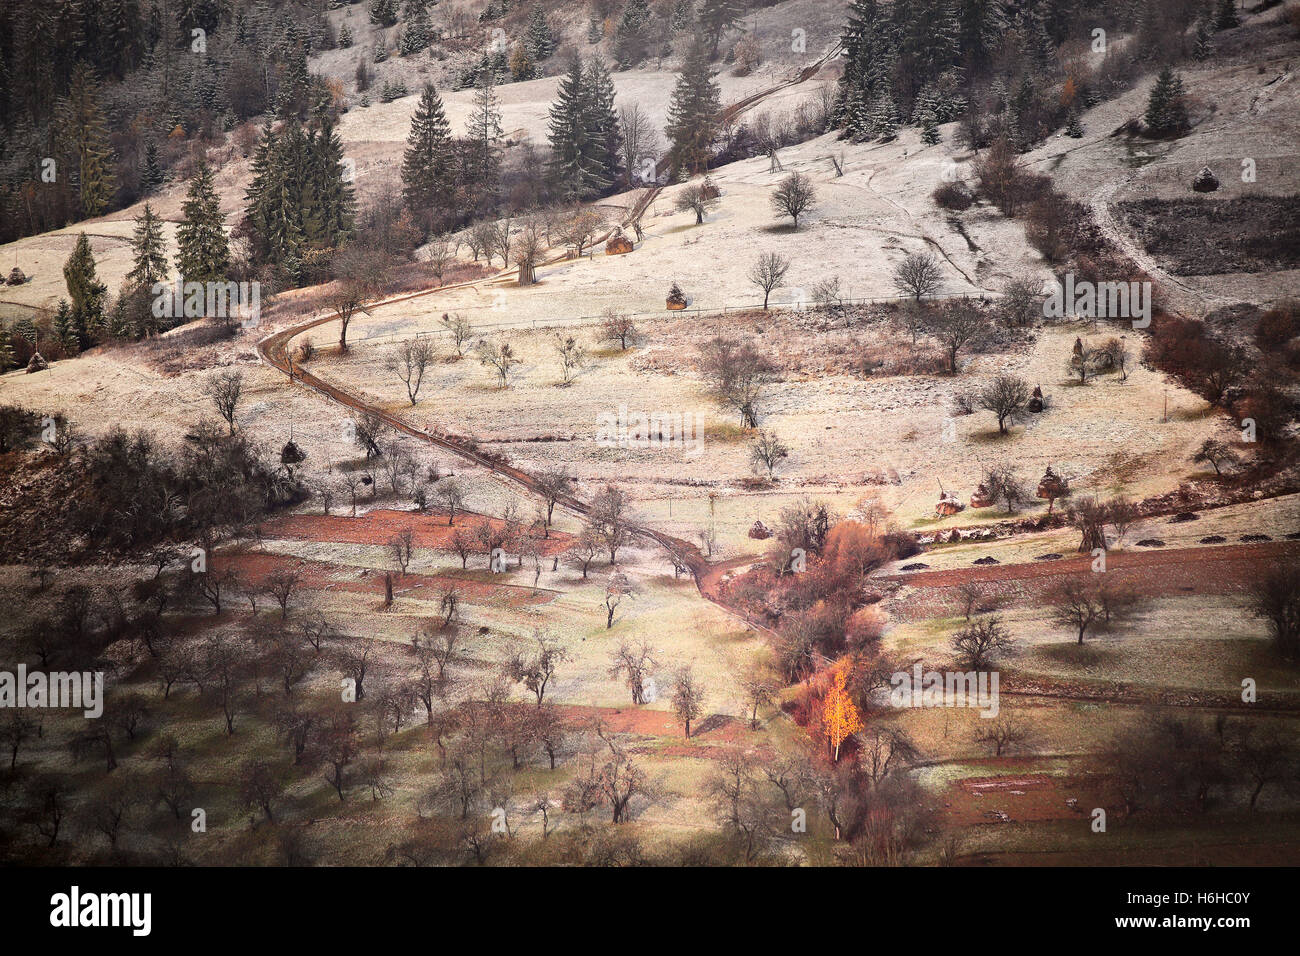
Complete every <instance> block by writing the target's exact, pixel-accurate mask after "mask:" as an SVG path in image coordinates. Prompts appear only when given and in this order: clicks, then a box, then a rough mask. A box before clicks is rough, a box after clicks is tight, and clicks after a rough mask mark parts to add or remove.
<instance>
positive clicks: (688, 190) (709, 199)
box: [673, 181, 718, 226]
mask: <svg viewBox="0 0 1300 956" xmlns="http://www.w3.org/2000/svg"><path fill="white" fill-rule="evenodd" d="M717 205H718V191H717V189H716V188H714V187H713V185H712V184H711V183H708V182H707V181H706V182H705V183H703V184H702V183H687V184H686V185H685V186H683V187H682V188H681V189H680V190H678V193H677V198H676V199H674V200H673V208H675V209H676V210H677V211H678V212H693V213H695V224H696V225H697V226H699V225H703V223H704V214H705V213H706V212H708V211H709V210H711V209H715V208H717Z"/></svg>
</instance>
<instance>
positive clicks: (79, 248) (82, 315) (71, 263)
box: [63, 232, 108, 352]
mask: <svg viewBox="0 0 1300 956" xmlns="http://www.w3.org/2000/svg"><path fill="white" fill-rule="evenodd" d="M63 279H64V282H66V283H67V286H68V298H70V299H71V300H72V312H71V316H70V326H71V329H72V334H73V335H75V337H76V343H77V347H76V350H75V351H77V352H80V351H83V350H84V349H87V348H89V347H90V345H91V344H92V343H93V341H94V340H95V337H96V336H97V335H98V334H99V332H100V330H101V329H102V327H103V322H104V294H105V293H106V292H107V291H108V289H107V287H106V286H105V285H104V283H102V282H100V281H99V277H98V275H97V274H96V271H95V257H94V255H93V254H92V253H91V251H90V239H88V238H87V237H86V234H85V233H84V232H83V233H81V234H80V235H79V236H77V244H76V245H75V246H74V247H73V249H72V255H70V256H68V261H67V262H65V263H64V264H63Z"/></svg>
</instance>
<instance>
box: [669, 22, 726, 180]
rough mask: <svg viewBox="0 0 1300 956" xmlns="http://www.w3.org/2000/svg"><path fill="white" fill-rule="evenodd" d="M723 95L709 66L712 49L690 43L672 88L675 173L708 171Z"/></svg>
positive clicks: (671, 154) (671, 151)
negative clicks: (710, 50)
mask: <svg viewBox="0 0 1300 956" xmlns="http://www.w3.org/2000/svg"><path fill="white" fill-rule="evenodd" d="M720 101H721V94H720V92H719V90H718V84H717V82H716V81H715V80H714V75H713V71H712V69H710V67H709V49H708V47H707V46H705V45H704V43H702V42H701V41H700V40H699V39H698V38H697V39H696V41H695V42H694V43H693V44H691V48H690V50H689V51H688V52H687V54H686V59H685V61H684V62H683V63H682V70H681V72H680V73H679V74H678V75H677V84H676V85H675V86H674V87H673V98H672V102H671V104H670V105H669V107H668V126H667V129H666V130H665V132H666V133H667V135H668V140H669V142H670V143H671V147H670V149H669V154H668V155H669V161H670V163H671V165H672V169H673V172H674V174H677V173H680V172H681V171H683V170H685V171H687V172H689V173H690V174H691V175H695V174H697V173H700V172H703V171H704V170H706V169H708V166H709V162H710V161H711V160H712V158H713V138H714V136H715V135H716V134H717V129H718V113H719V111H720V109H721V102H720Z"/></svg>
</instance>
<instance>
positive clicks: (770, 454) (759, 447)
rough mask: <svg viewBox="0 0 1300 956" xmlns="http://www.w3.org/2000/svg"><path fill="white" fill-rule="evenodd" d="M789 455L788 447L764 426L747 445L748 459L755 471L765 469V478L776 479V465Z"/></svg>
mask: <svg viewBox="0 0 1300 956" xmlns="http://www.w3.org/2000/svg"><path fill="white" fill-rule="evenodd" d="M789 457H790V449H789V447H788V446H787V445H786V444H785V443H784V442H783V441H781V439H780V438H778V437H777V436H776V433H775V432H771V431H768V430H767V429H766V428H763V429H760V430H759V432H758V435H757V437H756V438H755V439H754V442H753V444H751V445H750V446H749V460H750V464H751V465H753V467H754V470H755V471H766V472H767V480H768V481H773V480H775V479H776V469H777V466H778V465H779V464H780V463H781V462H782V461H784V460H785V459H787V458H789Z"/></svg>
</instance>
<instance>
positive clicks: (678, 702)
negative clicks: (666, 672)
mask: <svg viewBox="0 0 1300 956" xmlns="http://www.w3.org/2000/svg"><path fill="white" fill-rule="evenodd" d="M704 696H705V695H704V686H703V685H702V684H701V683H700V682H699V681H697V680H696V679H695V674H694V673H693V672H692V670H691V668H690V666H689V665H688V666H686V667H683V668H682V669H681V670H679V671H678V672H677V676H676V678H675V679H674V681H673V695H672V704H673V713H675V714H676V715H677V719H678V720H680V721H681V722H682V728H683V730H684V732H685V735H686V737H687V739H689V738H690V736H691V721H693V720H695V719H696V718H697V717H699V716H700V714H702V713H703V712H704Z"/></svg>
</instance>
